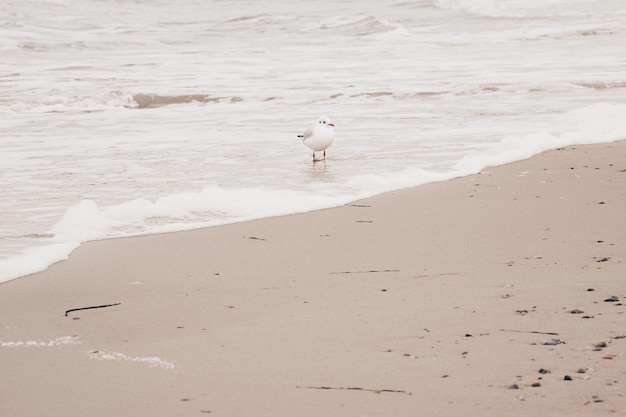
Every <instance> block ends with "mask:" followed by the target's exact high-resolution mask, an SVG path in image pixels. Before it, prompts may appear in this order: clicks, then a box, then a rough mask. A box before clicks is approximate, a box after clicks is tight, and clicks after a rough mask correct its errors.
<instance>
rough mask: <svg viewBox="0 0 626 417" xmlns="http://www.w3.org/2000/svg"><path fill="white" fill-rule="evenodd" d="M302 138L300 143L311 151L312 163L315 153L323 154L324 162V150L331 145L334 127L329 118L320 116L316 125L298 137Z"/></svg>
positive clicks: (333, 137)
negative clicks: (321, 152)
mask: <svg viewBox="0 0 626 417" xmlns="http://www.w3.org/2000/svg"><path fill="white" fill-rule="evenodd" d="M298 137H299V138H302V143H304V144H305V145H306V146H308V147H309V148H310V149H311V150H312V151H313V162H315V161H317V160H318V159H315V152H320V151H323V152H324V158H323V159H324V160H325V159H326V149H327V148H328V147H329V146H330V145H332V143H333V141H334V140H335V125H334V124H332V122H331V121H330V117H328V116H322V117H320V118H319V120H318V121H317V123H316V124H314V125H313V126H312V127H310V128H308V129H307V130H305V131H304V133H303V134H301V135H298Z"/></svg>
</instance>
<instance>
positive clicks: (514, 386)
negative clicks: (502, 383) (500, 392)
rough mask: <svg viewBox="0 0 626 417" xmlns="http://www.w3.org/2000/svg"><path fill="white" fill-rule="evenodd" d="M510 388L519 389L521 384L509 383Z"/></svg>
mask: <svg viewBox="0 0 626 417" xmlns="http://www.w3.org/2000/svg"><path fill="white" fill-rule="evenodd" d="M508 389H519V385H517V384H513V385H509V387H508Z"/></svg>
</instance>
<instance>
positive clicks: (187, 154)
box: [0, 0, 626, 281]
mask: <svg viewBox="0 0 626 417" xmlns="http://www.w3.org/2000/svg"><path fill="white" fill-rule="evenodd" d="M381 4H384V6H381ZM0 33H1V34H2V36H0V50H1V52H2V57H3V59H2V61H1V62H0V90H1V91H2V94H1V95H0V135H1V136H0V187H1V189H2V195H3V198H2V199H1V200H0V210H1V212H2V216H1V217H0V281H2V280H7V279H12V278H15V277H18V276H21V275H24V274H27V273H31V272H35V271H37V270H41V269H44V268H46V267H47V266H48V265H50V264H51V263H52V262H54V261H57V260H59V259H63V258H64V257H66V256H67V255H68V254H69V253H70V252H71V251H72V250H73V249H74V248H76V247H77V245H79V244H80V242H83V241H86V240H92V239H101V238H105V237H112V236H125V235H132V234H144V233H157V232H163V231H171V230H182V229H187V228H194V227H201V226H207V225H216V224H222V223H225V222H232V221H241V220H245V219H250V218H258V217H265V216H272V215H279V214H285V213H293V212H302V211H308V210H313V209H317V208H322V207H329V206H334V205H340V204H344V203H347V202H349V201H353V200H355V199H357V198H360V197H365V196H369V195H373V194H376V193H379V192H382V191H387V190H392V189H397V188H402V187H408V186H413V185H418V184H422V183H425V182H430V181H439V180H445V179H449V178H453V177H455V176H459V175H466V174H469V173H472V172H477V171H480V170H481V169H482V168H484V167H485V166H487V165H493V164H500V163H506V162H510V161H514V160H518V159H523V158H526V157H529V156H531V155H533V154H535V153H537V152H540V151H542V150H546V149H550V148H554V147H558V146H564V145H567V144H574V143H591V142H605V141H613V140H618V139H624V138H626V101H625V100H624V97H625V93H626V77H625V76H624V71H623V68H624V67H625V64H626V54H624V53H622V51H621V49H622V48H621V45H624V44H626V4H625V3H624V2H622V1H610V0H600V1H592V0H588V1H582V0H579V1H571V0H570V1H565V0H563V1H557V0H550V1H545V0H543V1H539V0H533V1H525V2H519V1H513V0H508V1H507V0H483V1H468V0H439V1H415V2H379V1H365V2H364V1H358V2H357V1H355V0H344V1H319V2H315V3H312V2H305V1H292V2H280V3H276V2H269V3H268V2H252V1H249V2H234V1H218V0H212V1H200V0H197V1H194V0H181V1H178V2H166V1H158V0H157V1H155V0H151V1H139V0H136V1H124V2H122V1H121V0H108V1H104V0H80V1H79V0H55V1H29V0H26V1H22V0H20V1H8V2H7V1H5V2H3V3H2V4H1V5H0ZM322 114H328V115H329V116H330V117H331V118H332V119H333V122H334V123H335V125H336V134H337V139H336V142H335V143H334V144H333V146H332V147H331V148H330V149H329V150H328V160H327V161H325V162H320V163H315V164H313V163H312V162H311V155H310V153H309V150H308V149H307V148H306V147H304V146H303V145H302V143H300V141H298V139H297V135H298V134H300V133H302V131H303V130H304V129H306V128H307V127H308V126H309V125H310V124H312V123H313V122H314V121H315V120H317V118H318V117H319V116H320V115H322Z"/></svg>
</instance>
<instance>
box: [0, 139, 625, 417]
mask: <svg viewBox="0 0 626 417" xmlns="http://www.w3.org/2000/svg"><path fill="white" fill-rule="evenodd" d="M327 163H333V162H332V160H330V161H328V162H327ZM625 231H626V142H624V141H622V142H617V143H612V144H603V145H591V146H576V147H568V148H564V149H559V150H554V151H550V152H546V153H543V154H541V155H538V156H536V157H533V158H531V159H529V160H526V161H521V162H517V163H513V164H509V165H505V166H500V167H495V168H489V169H486V170H484V171H483V172H481V173H480V174H477V175H472V176H469V177H464V178H458V179H455V180H452V181H448V182H444V183H435V184H429V185H425V186H421V187H417V188H413V189H407V190H402V191H397V192H392V193H387V194H383V195H380V196H377V197H374V198H370V199H367V200H362V201H357V202H355V203H352V204H349V205H347V206H344V207H340V208H335V209H329V210H321V211H316V212H311V213H305V214H299V215H291V216H284V217H278V218H270V219H263V220H258V221H251V222H246V223H240V224H232V225H227V226H220V227H214V228H208V229H202V230H194V231H189V232H180V233H171V234H163V235H154V236H146V237H138V238H126V239H114V240H105V241H96V242H90V243H87V244H84V245H82V246H81V247H80V248H79V249H78V250H76V251H75V252H74V253H73V254H72V256H71V257H70V259H69V260H68V261H65V262H60V263H57V264H55V265H53V266H52V267H51V268H49V269H48V270H46V271H44V272H42V273H39V274H35V275H32V276H29V277H24V278H20V279H17V280H13V281H10V282H8V283H5V284H2V285H0V373H1V374H2V378H1V379H0V415H2V416H7V417H8V416H16V417H18V416H19V417H35V416H37V417H40V416H46V417H61V416H63V417H67V416H90V417H99V416H107V417H110V416H115V417H131V416H132V417H136V416H172V417H173V416H195V415H197V416H200V415H214V416H255V417H262V416H268V417H269V416H272V417H277V416H279V417H280V416H285V417H286V416H336V417H340V416H502V415H508V416H530V415H533V416H590V415H593V416H603V415H623V414H622V413H624V410H626V356H625V354H626V315H625V314H624V313H625V312H626V285H625V278H626V264H625V263H624V262H625V260H626V233H625ZM111 304H115V305H111ZM103 305H109V306H108V307H102V308H94V309H86V310H75V311H69V312H67V314H66V311H68V310H72V309H79V308H82V307H94V306H103Z"/></svg>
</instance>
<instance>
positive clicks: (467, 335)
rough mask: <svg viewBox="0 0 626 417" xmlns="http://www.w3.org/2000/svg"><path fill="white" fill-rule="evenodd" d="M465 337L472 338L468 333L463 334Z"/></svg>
mask: <svg viewBox="0 0 626 417" xmlns="http://www.w3.org/2000/svg"><path fill="white" fill-rule="evenodd" d="M465 337H473V336H472V335H471V334H469V333H465Z"/></svg>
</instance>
